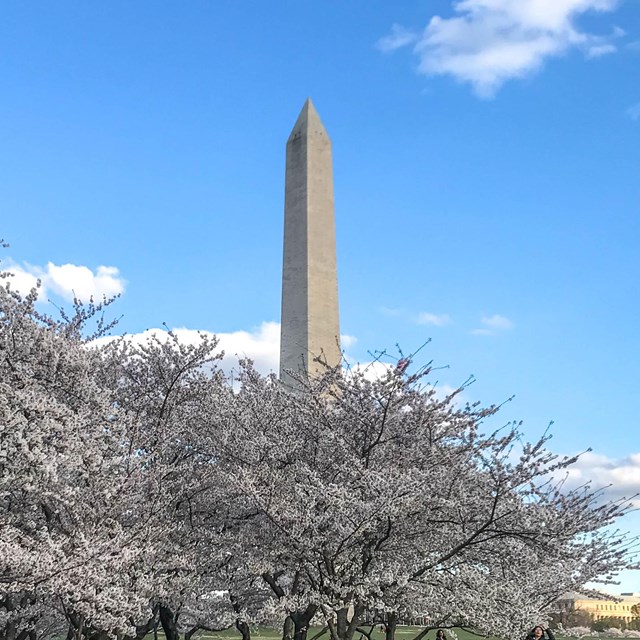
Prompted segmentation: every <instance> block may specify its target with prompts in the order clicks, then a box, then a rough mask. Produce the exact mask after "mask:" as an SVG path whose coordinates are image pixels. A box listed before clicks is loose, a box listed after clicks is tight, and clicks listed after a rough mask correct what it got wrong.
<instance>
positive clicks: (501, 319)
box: [471, 314, 513, 336]
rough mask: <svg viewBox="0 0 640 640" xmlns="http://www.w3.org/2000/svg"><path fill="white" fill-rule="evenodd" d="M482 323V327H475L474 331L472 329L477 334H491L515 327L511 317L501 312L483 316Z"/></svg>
mask: <svg viewBox="0 0 640 640" xmlns="http://www.w3.org/2000/svg"><path fill="white" fill-rule="evenodd" d="M480 324H482V327H479V328H477V329H473V331H471V333H472V334H474V335H476V336H490V335H493V334H495V333H497V332H499V331H508V330H509V329H512V328H513V322H512V321H511V320H509V318H506V317H505V316H501V315H499V314H494V315H492V316H483V317H482V318H481V319H480Z"/></svg>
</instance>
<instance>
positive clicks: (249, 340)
mask: <svg viewBox="0 0 640 640" xmlns="http://www.w3.org/2000/svg"><path fill="white" fill-rule="evenodd" d="M171 331H172V333H174V334H175V335H176V336H177V338H178V340H179V341H180V342H181V343H183V344H197V343H198V342H199V341H200V336H201V335H206V336H209V337H213V336H214V335H215V337H216V338H217V339H218V341H219V342H218V351H219V352H220V351H224V358H223V360H222V362H221V367H222V369H223V370H224V371H225V372H226V373H230V372H231V371H232V370H233V369H236V368H237V365H238V359H245V358H249V359H250V360H253V363H254V366H255V368H256V370H257V371H259V372H260V373H261V374H263V375H267V374H269V373H273V372H276V373H277V372H278V369H279V363H280V323H278V322H263V323H262V324H261V325H260V326H259V327H256V328H255V329H253V330H252V331H231V332H228V333H224V332H222V333H215V334H214V333H213V332H211V331H198V330H196V329H187V328H184V327H182V328H179V329H172V330H171ZM126 337H127V339H128V340H131V341H133V342H136V343H139V344H144V343H146V342H147V341H148V340H149V338H152V337H156V338H158V339H160V340H166V339H167V338H168V332H167V330H166V329H147V330H146V331H143V332H141V333H134V334H129V335H127V336H126ZM113 339H114V338H113V337H109V338H101V339H100V340H99V341H98V342H106V341H110V340H113Z"/></svg>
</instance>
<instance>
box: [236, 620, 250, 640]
mask: <svg viewBox="0 0 640 640" xmlns="http://www.w3.org/2000/svg"><path fill="white" fill-rule="evenodd" d="M236 629H237V630H238V631H239V632H240V635H241V636H242V640H251V629H250V628H249V625H248V624H247V623H246V622H245V621H244V620H240V618H238V619H237V620H236Z"/></svg>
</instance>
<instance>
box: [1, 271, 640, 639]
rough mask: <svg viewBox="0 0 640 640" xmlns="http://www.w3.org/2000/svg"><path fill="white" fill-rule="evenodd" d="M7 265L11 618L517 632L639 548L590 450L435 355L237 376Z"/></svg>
mask: <svg viewBox="0 0 640 640" xmlns="http://www.w3.org/2000/svg"><path fill="white" fill-rule="evenodd" d="M2 278H3V280H4V281H5V286H3V287H0V637H2V638H11V639H12V640H14V639H15V640H23V639H26V638H29V639H30V640H36V639H37V638H38V637H42V636H50V635H52V633H53V632H54V631H56V630H60V629H66V630H67V637H68V639H69V640H80V639H84V640H103V639H106V638H108V637H116V636H118V637H120V638H122V639H124V638H131V639H133V638H138V639H141V638H142V637H144V635H145V634H147V633H148V632H149V631H151V630H153V629H154V628H155V629H157V628H158V627H159V626H161V627H162V629H163V631H164V634H165V636H166V638H167V640H179V638H181V637H184V638H185V640H189V638H191V636H192V635H193V634H194V633H195V632H196V631H198V630H202V629H204V630H206V629H209V630H220V629H223V628H228V627H231V626H235V628H236V629H237V630H238V632H239V633H240V634H241V635H242V638H243V640H249V638H250V628H251V626H252V625H253V624H259V623H269V624H277V625H280V626H281V627H282V629H283V637H284V638H285V640H306V638H307V632H308V629H309V627H310V626H311V624H312V623H313V622H314V621H318V620H319V621H320V623H321V624H322V626H323V627H324V629H325V633H326V634H327V635H328V636H330V638H331V640H352V639H353V637H354V635H355V634H356V633H361V634H363V635H365V636H371V626H370V625H371V624H374V623H378V624H383V625H384V626H385V628H386V630H387V640H393V637H394V632H395V626H396V624H397V623H398V621H399V620H400V619H406V618H411V617H420V618H423V619H427V620H428V625H427V628H429V627H432V626H435V625H438V626H444V627H463V628H473V629H474V630H476V631H478V632H481V633H485V634H492V635H496V636H499V637H505V638H506V637H513V636H515V635H518V634H520V633H522V631H523V630H524V629H525V628H526V627H528V626H530V625H532V624H533V623H534V622H538V621H539V620H540V618H541V616H544V615H545V612H546V611H548V609H549V607H550V606H551V604H552V603H553V601H554V600H555V599H556V598H557V597H558V596H559V595H560V594H561V593H563V592H565V591H569V590H578V589H580V588H581V587H582V586H583V585H584V584H585V583H587V582H590V581H597V580H600V581H602V582H604V583H606V582H608V581H610V576H611V575H612V573H614V572H616V571H617V570H619V569H622V568H625V567H628V566H630V565H631V562H632V557H631V553H630V545H631V544H632V542H633V541H632V540H629V539H627V538H626V537H625V536H624V535H622V534H620V533H618V532H617V531H615V530H612V529H611V527H610V525H612V524H613V523H615V522H616V521H617V519H618V518H619V517H620V516H621V515H623V514H624V513H625V512H626V511H627V510H628V508H629V505H628V504H627V503H626V502H625V501H619V502H613V503H612V502H607V501H606V500H604V499H603V498H602V496H600V495H599V494H598V493H594V492H593V491H591V489H590V488H589V487H588V486H585V487H582V488H579V489H575V490H567V489H565V488H564V486H563V483H562V478H563V474H564V473H566V471H567V470H568V469H569V468H570V466H571V464H572V463H573V462H574V459H567V458H559V457H557V456H555V455H554V454H552V453H551V452H550V451H549V450H548V449H547V443H548V437H547V436H545V437H543V438H542V439H540V440H539V441H538V442H536V443H533V444H528V443H526V442H524V441H523V438H522V435H521V433H520V427H519V425H517V424H512V423H508V424H506V425H502V426H497V427H492V426H491V425H493V424H495V423H496V420H497V419H498V407H494V406H491V407H488V408H483V407H481V406H480V405H475V404H474V405H468V404H467V405H463V404H461V402H460V395H461V394H460V392H461V390H458V391H456V392H454V393H453V394H450V395H448V396H446V397H444V398H443V397H440V396H439V395H438V394H437V393H436V392H435V390H434V388H433V387H432V386H430V385H429V384H428V381H429V379H430V374H431V371H430V369H429V368H428V367H427V368H425V369H423V370H420V371H419V372H418V373H415V374H413V373H411V366H412V365H411V363H410V360H409V359H406V358H403V359H402V360H401V362H400V363H399V365H398V366H397V367H392V368H389V369H388V371H387V373H386V375H384V376H382V377H380V376H378V377H376V378H374V379H369V377H368V376H367V375H366V373H365V372H362V371H344V370H342V369H340V368H337V369H334V370H328V371H327V372H326V374H325V375H322V376H318V377H316V378H313V379H311V380H306V379H304V378H300V379H299V380H298V385H297V387H296V388H295V389H291V388H289V387H287V386H285V385H283V384H281V383H280V382H279V381H278V380H277V379H276V378H275V377H274V376H267V377H263V376H261V375H259V374H258V373H256V372H255V371H254V370H253V369H252V367H251V363H249V362H243V363H240V367H239V373H238V375H237V376H236V377H235V378H234V379H233V380H229V379H227V378H226V377H225V376H224V375H223V373H222V372H221V371H220V369H219V368H218V366H217V364H218V361H219V358H220V355H221V354H219V353H218V351H217V344H216V341H215V339H210V338H206V337H203V338H202V339H201V340H200V341H199V342H197V343H196V344H183V343H181V342H180V341H179V340H178V339H177V337H176V336H175V335H173V334H172V333H171V332H168V333H167V334H166V335H163V336H160V335H158V336H155V337H151V338H150V339H149V340H148V341H146V342H143V343H140V342H136V341H135V340H132V339H129V338H126V337H125V338H119V339H109V340H105V339H96V338H99V337H100V336H101V335H102V333H104V331H105V329H106V328H107V327H106V326H105V324H104V323H102V322H101V317H102V312H103V306H102V305H93V304H90V305H88V306H87V307H83V306H81V305H79V304H78V305H76V306H75V307H74V312H73V314H72V315H70V316H66V315H64V314H62V317H61V318H60V319H59V320H53V319H52V318H50V317H47V316H44V315H42V314H41V313H39V312H38V311H37V309H36V306H35V300H36V294H37V292H35V291H34V292H32V293H31V294H30V295H28V296H26V297H24V298H23V297H21V296H19V295H18V294H16V293H15V292H13V291H12V290H11V287H10V285H7V282H8V281H9V280H10V279H8V278H7V277H6V276H2ZM95 319H97V325H95V330H92V329H90V328H89V327H90V326H91V325H92V322H93V321H94V320H95ZM422 636H424V632H423V633H422V634H420V637H422ZM418 640H419V638H418Z"/></svg>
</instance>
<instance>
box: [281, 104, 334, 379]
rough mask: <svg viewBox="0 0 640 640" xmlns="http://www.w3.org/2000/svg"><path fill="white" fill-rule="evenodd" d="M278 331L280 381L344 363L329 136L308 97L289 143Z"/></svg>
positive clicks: (309, 374) (308, 374) (318, 371)
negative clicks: (280, 315)
mask: <svg viewBox="0 0 640 640" xmlns="http://www.w3.org/2000/svg"><path fill="white" fill-rule="evenodd" d="M280 331H281V333H280V379H281V380H283V381H287V378H289V376H287V373H286V372H287V370H293V371H296V372H299V373H302V374H304V375H307V376H312V375H314V374H317V373H320V372H322V371H324V370H325V368H326V367H327V366H329V367H335V366H337V365H339V364H340V360H341V352H340V342H339V341H340V322H339V319H338V275H337V268H336V232H335V221H334V209H333V169H332V163H331V140H329V136H328V135H327V132H326V130H325V128H324V126H323V124H322V122H321V121H320V116H318V112H317V111H316V109H315V107H314V106H313V103H312V102H311V100H310V99H307V101H306V102H305V103H304V106H303V107H302V111H301V112H300V115H299V116H298V120H297V121H296V124H295V126H294V127H293V130H292V131H291V135H290V136H289V140H288V141H287V162H286V175H285V203H284V253H283V264H282V318H281V330H280ZM289 381H291V380H290V378H289Z"/></svg>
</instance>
